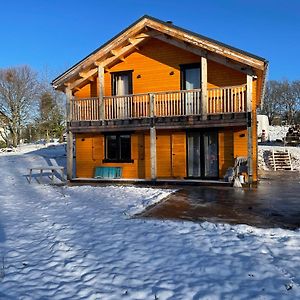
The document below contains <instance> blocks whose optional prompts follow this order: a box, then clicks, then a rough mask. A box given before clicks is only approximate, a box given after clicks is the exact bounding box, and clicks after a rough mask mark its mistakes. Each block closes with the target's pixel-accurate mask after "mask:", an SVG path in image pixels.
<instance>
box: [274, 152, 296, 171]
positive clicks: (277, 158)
mask: <svg viewBox="0 0 300 300" xmlns="http://www.w3.org/2000/svg"><path fill="white" fill-rule="evenodd" d="M270 164H271V166H272V168H273V169H274V171H277V170H290V171H292V170H293V167H292V161H291V154H290V152H289V151H288V150H284V151H278V150H277V151H275V150H274V149H273V151H272V156H271V157H270Z"/></svg>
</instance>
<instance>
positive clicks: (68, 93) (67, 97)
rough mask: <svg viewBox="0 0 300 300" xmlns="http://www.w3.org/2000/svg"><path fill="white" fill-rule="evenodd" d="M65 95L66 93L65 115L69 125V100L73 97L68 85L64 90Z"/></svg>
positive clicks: (70, 118)
mask: <svg viewBox="0 0 300 300" xmlns="http://www.w3.org/2000/svg"><path fill="white" fill-rule="evenodd" d="M65 93H66V113H67V122H68V123H69V122H70V121H71V120H72V117H71V113H72V111H71V99H72V97H73V95H72V90H71V88H70V85H68V86H67V87H66V89H65ZM67 125H68V124H67Z"/></svg>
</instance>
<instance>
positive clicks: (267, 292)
mask: <svg viewBox="0 0 300 300" xmlns="http://www.w3.org/2000/svg"><path fill="white" fill-rule="evenodd" d="M35 147H36V146H32V147H31V146H30V147H27V148H26V149H27V150H26V151H23V148H22V149H19V151H18V152H15V153H2V154H0V169H1V174H0V177H1V190H0V299H8V300H10V299H22V300H29V299H30V300H31V299H44V300H45V299H55V300H56V299H72V300H74V299H147V300H148V299H153V300H155V299H156V300H157V299H159V300H162V299H299V298H300V272H299V269H300V251H299V248H300V231H289V230H283V229H257V228H254V227H250V226H246V225H239V226H233V225H227V224H212V223H208V222H205V223H193V222H183V221H162V220H149V219H139V218H131V217H130V215H132V214H133V213H136V212H139V211H141V209H143V208H144V207H145V206H147V205H150V204H151V203H153V202H156V201H159V200H161V199H162V198H164V197H165V196H166V195H168V194H169V193H170V192H172V191H171V190H164V189H152V188H136V187H129V186H126V187H125V186H123V187H122V186H106V187H90V186H80V187H79V186H78V187H66V186H64V187H59V186H51V185H48V184H37V183H36V182H34V183H32V184H28V182H27V180H26V177H25V175H26V174H27V173H28V171H27V168H28V167H32V166H35V165H41V164H45V165H47V164H50V163H58V164H63V163H64V162H65V156H64V147H63V146H57V147H54V146H52V147H50V148H41V147H38V148H35ZM24 152H27V153H24ZM45 180H46V178H45Z"/></svg>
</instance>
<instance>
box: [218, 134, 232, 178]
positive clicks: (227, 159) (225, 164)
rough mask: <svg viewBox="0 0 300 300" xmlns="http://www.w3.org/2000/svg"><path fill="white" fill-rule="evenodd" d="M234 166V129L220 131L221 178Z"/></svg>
mask: <svg viewBox="0 0 300 300" xmlns="http://www.w3.org/2000/svg"><path fill="white" fill-rule="evenodd" d="M233 166H234V158H233V131H232V129H220V130H219V176H220V177H221V178H222V177H223V176H224V175H225V173H226V170H227V169H228V168H230V167H233Z"/></svg>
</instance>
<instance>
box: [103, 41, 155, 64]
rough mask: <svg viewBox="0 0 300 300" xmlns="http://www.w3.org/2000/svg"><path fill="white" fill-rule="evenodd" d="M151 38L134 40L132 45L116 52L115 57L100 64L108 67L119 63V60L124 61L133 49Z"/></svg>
mask: <svg viewBox="0 0 300 300" xmlns="http://www.w3.org/2000/svg"><path fill="white" fill-rule="evenodd" d="M148 38H149V36H147V37H144V38H140V39H134V40H133V41H132V43H130V44H129V45H127V46H124V47H123V48H121V49H120V50H118V51H116V52H114V54H115V56H113V57H109V58H107V59H105V60H103V61H100V62H99V65H101V66H102V67H107V66H109V65H111V64H113V63H114V62H116V61H118V60H122V59H124V57H125V56H126V55H127V54H128V53H129V52H130V51H132V50H133V49H135V47H136V46H137V45H139V44H140V43H142V42H144V41H145V40H146V39H148Z"/></svg>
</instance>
